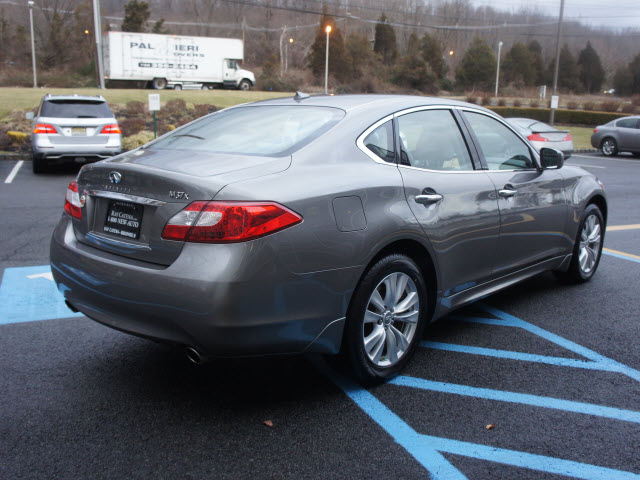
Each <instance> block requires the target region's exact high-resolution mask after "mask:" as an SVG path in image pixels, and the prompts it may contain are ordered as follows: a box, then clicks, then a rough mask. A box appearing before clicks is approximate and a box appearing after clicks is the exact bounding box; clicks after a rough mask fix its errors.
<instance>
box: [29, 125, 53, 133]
mask: <svg viewBox="0 0 640 480" xmlns="http://www.w3.org/2000/svg"><path fill="white" fill-rule="evenodd" d="M33 133H47V134H49V133H58V132H57V131H56V129H55V127H54V126H53V125H47V124H46V123H39V124H37V125H36V128H34V129H33Z"/></svg>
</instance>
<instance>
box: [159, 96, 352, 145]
mask: <svg viewBox="0 0 640 480" xmlns="http://www.w3.org/2000/svg"><path fill="white" fill-rule="evenodd" d="M344 115H345V112H344V110H340V109H338V108H329V107H310V106H302V105H301V106H285V105H278V106H276V105H273V106H264V107H238V108H230V109H227V110H222V111H221V112H218V113H216V114H213V115H209V116H206V117H203V118H201V119H199V120H196V121H195V122H193V123H191V124H190V125H187V126H186V127H184V128H181V129H178V130H176V131H175V132H173V133H170V134H169V135H167V136H166V137H163V138H162V139H160V140H159V141H157V142H155V143H153V144H152V145H151V146H150V147H149V150H156V149H162V150H197V151H206V152H212V153H229V154H238V155H260V156H270V157H277V156H283V155H290V154H291V153H293V152H294V151H296V150H298V149H300V148H302V147H303V146H304V145H306V144H308V143H309V142H311V141H312V140H314V139H315V138H317V137H319V136H320V135H322V134H323V133H325V132H326V131H327V130H329V129H330V128H331V127H332V126H333V125H335V124H336V123H337V122H338V121H340V119H342V117H344Z"/></svg>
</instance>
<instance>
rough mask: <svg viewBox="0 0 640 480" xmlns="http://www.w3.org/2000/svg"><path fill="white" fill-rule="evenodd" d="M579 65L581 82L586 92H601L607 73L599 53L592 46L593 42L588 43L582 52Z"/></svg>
mask: <svg viewBox="0 0 640 480" xmlns="http://www.w3.org/2000/svg"><path fill="white" fill-rule="evenodd" d="M578 65H579V66H580V81H581V82H582V85H583V86H584V88H585V90H586V91H587V92H589V93H595V92H599V91H600V88H601V87H602V82H604V76H605V72H604V68H602V63H601V62H600V57H599V56H598V52H596V51H595V49H594V48H593V47H592V46H591V42H587V46H586V47H585V48H584V49H583V50H582V51H581V52H580V55H579V56H578Z"/></svg>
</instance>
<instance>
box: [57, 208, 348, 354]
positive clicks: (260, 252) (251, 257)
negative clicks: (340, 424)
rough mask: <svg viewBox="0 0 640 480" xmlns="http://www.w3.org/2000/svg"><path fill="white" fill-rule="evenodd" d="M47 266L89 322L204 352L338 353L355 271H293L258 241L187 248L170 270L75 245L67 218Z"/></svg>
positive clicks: (68, 297)
mask: <svg viewBox="0 0 640 480" xmlns="http://www.w3.org/2000/svg"><path fill="white" fill-rule="evenodd" d="M51 269H52V273H53V277H54V279H55V281H56V284H57V286H58V289H59V290H60V292H61V293H62V294H63V295H64V297H65V299H66V300H67V301H68V302H69V303H70V304H71V305H72V306H73V307H74V308H76V309H78V310H79V311H80V312H82V313H84V314H85V315H86V316H88V317H89V318H91V319H93V320H96V321H98V322H100V323H103V324H105V325H108V326H110V327H112V328H115V329H118V330H121V331H125V332H128V333H131V334H134V335H138V336H142V337H147V338H153V339H157V340H161V341H167V342H173V343H177V344H181V345H185V346H191V347H194V348H196V349H197V350H199V351H201V352H202V353H204V354H207V355H212V356H216V355H219V356H252V355H269V354H288V353H300V352H304V351H309V352H321V353H337V351H338V350H339V347H340V343H341V339H342V329H343V325H344V315H345V311H346V306H347V305H348V299H349V298H350V296H351V293H352V288H353V287H351V288H349V287H348V285H354V286H355V283H356V281H357V275H359V272H357V271H355V270H354V269H344V270H342V269H341V270H337V271H329V272H315V273H310V274H305V275H296V274H293V273H291V272H289V271H288V270H287V269H285V268H283V267H281V266H279V265H278V262H277V260H276V256H275V255H273V252H272V251H270V247H269V246H268V244H267V243H266V242H265V241H264V240H263V239H262V240H256V241H253V242H247V243H239V244H229V245H205V244H185V247H184V248H183V252H182V253H181V255H180V256H179V257H178V259H177V260H176V261H175V262H174V263H173V264H171V265H170V266H168V267H165V266H159V265H154V264H148V263H145V262H140V261H136V260H128V259H126V258H124V257H120V256H117V255H114V254H111V253H107V252H104V251H102V250H98V249H96V248H93V247H90V246H87V245H84V244H82V243H79V242H78V241H77V240H76V237H75V234H74V232H73V228H72V220H71V219H70V218H69V217H68V216H67V215H63V218H62V219H61V221H60V223H59V225H58V227H57V228H56V230H55V232H54V235H53V238H52V241H51ZM354 278H355V279H356V280H353V279H354ZM352 282H353V283H352Z"/></svg>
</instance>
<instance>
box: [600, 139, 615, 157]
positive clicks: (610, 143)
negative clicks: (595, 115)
mask: <svg viewBox="0 0 640 480" xmlns="http://www.w3.org/2000/svg"><path fill="white" fill-rule="evenodd" d="M600 151H601V152H602V154H603V155H604V156H605V157H615V156H616V155H617V154H618V144H617V143H616V141H615V140H614V139H613V138H611V137H608V138H605V139H604V140H603V141H602V143H601V144H600Z"/></svg>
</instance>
